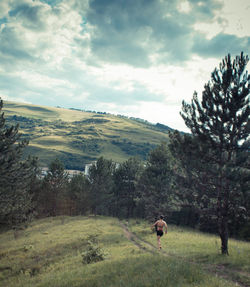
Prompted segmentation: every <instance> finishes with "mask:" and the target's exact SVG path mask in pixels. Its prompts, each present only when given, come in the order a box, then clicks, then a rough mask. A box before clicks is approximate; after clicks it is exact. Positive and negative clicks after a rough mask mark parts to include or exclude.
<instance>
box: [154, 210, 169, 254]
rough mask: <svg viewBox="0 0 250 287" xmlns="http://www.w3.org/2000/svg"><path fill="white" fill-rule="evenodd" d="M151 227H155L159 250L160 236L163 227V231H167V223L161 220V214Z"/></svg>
mask: <svg viewBox="0 0 250 287" xmlns="http://www.w3.org/2000/svg"><path fill="white" fill-rule="evenodd" d="M152 227H157V233H156V235H157V244H158V249H159V250H161V237H162V235H163V229H164V227H165V233H166V234H167V232H168V226H167V223H166V222H165V221H164V220H163V216H162V215H161V216H160V219H159V220H157V221H156V222H155V223H154V224H153V225H152Z"/></svg>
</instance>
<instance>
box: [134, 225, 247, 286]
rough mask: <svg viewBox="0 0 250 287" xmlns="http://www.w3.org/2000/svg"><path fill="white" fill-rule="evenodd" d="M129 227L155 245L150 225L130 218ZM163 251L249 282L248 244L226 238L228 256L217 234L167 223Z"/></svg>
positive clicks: (154, 237)
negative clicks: (222, 270)
mask: <svg viewBox="0 0 250 287" xmlns="http://www.w3.org/2000/svg"><path fill="white" fill-rule="evenodd" d="M129 226H130V230H131V231H132V232H134V233H135V234H136V235H137V236H138V237H139V238H141V239H143V240H144V241H147V242H149V243H151V244H156V236H155V235H154V236H152V230H150V228H149V225H148V224H147V223H146V222H144V221H140V220H131V222H130V225H129ZM161 241H162V246H163V250H164V251H165V252H166V253H167V254H168V255H169V256H171V257H175V258H181V259H183V260H187V261H189V262H196V263H198V264H203V265H207V267H209V265H217V266H218V269H219V268H221V269H222V268H226V270H225V272H227V273H229V274H230V276H231V277H235V278H240V279H241V280H242V281H243V282H244V283H246V284H250V243H249V242H244V241H239V240H234V239H229V243H228V245H229V256H223V255H221V251H220V247H221V242H220V238H219V237H218V236H217V235H212V234H206V233H201V232H197V231H195V230H193V229H190V228H183V227H177V226H174V225H170V226H169V227H168V233H167V234H166V235H164V236H163V238H162V240H161Z"/></svg>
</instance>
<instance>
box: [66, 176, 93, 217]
mask: <svg viewBox="0 0 250 287" xmlns="http://www.w3.org/2000/svg"><path fill="white" fill-rule="evenodd" d="M68 194H69V197H70V199H71V200H72V201H73V202H75V206H76V211H75V212H76V214H81V215H84V214H86V213H87V212H88V211H89V210H90V182H89V180H88V179H87V177H86V176H85V175H83V174H76V175H73V177H72V178H71V180H70V182H69V186H68Z"/></svg>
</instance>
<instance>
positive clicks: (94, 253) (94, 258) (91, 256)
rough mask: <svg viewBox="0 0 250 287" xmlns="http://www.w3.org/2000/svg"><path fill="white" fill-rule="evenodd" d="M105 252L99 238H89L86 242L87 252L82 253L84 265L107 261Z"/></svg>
mask: <svg viewBox="0 0 250 287" xmlns="http://www.w3.org/2000/svg"><path fill="white" fill-rule="evenodd" d="M105 257H106V256H105V253H104V251H103V250H102V249H101V248H100V247H99V245H98V241H97V237H96V236H89V237H88V238H87V242H86V250H85V251H84V252H83V253H82V263H83V264H90V263H93V262H98V261H102V260H104V259H105Z"/></svg>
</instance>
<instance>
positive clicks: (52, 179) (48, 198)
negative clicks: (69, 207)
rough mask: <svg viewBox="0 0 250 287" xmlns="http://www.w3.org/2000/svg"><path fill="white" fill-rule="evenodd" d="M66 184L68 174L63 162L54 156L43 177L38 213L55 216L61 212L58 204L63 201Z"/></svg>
mask: <svg viewBox="0 0 250 287" xmlns="http://www.w3.org/2000/svg"><path fill="white" fill-rule="evenodd" d="M67 185H68V174H67V172H66V171H65V169H64V165H63V163H62V162H61V161H60V160H59V159H58V158H55V159H54V160H52V162H51V163H50V165H49V170H48V173H47V175H46V176H45V177H44V179H43V187H42V189H43V191H42V193H41V194H40V197H39V199H38V201H39V205H40V211H39V212H40V213H42V214H44V215H47V216H48V215H49V216H55V215H58V214H60V213H62V211H63V210H61V209H63V208H62V207H61V206H60V205H61V203H62V202H63V201H64V198H65V195H66V192H67Z"/></svg>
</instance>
